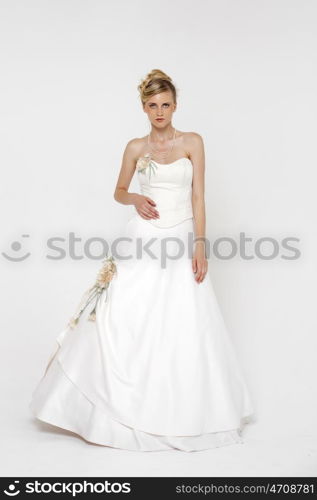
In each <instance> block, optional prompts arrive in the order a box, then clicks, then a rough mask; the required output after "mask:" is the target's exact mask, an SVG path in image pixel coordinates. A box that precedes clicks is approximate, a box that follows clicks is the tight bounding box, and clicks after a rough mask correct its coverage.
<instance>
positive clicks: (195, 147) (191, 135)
mask: <svg viewBox="0 0 317 500" xmlns="http://www.w3.org/2000/svg"><path fill="white" fill-rule="evenodd" d="M184 143H185V147H186V151H188V153H189V156H190V158H191V159H192V160H196V161H198V160H199V159H202V158H203V157H204V140H203V137H202V136H201V134H198V132H184Z"/></svg>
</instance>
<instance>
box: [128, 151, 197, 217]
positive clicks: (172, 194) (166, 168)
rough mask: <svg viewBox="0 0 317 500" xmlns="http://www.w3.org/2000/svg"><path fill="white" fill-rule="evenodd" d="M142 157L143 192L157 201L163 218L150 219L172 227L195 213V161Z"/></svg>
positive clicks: (140, 173) (139, 170)
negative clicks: (193, 192) (193, 185)
mask: <svg viewBox="0 0 317 500" xmlns="http://www.w3.org/2000/svg"><path fill="white" fill-rule="evenodd" d="M141 160H143V159H141V158H139V160H138V162H137V165H136V168H137V172H138V179H139V184H140V189H141V193H142V194H143V195H144V196H148V197H149V198H151V199H152V200H153V201H155V203H156V209H157V210H158V212H159V215H160V218H159V219H147V222H150V223H151V224H153V225H154V226H157V227H170V226H174V225H176V224H179V223H180V222H182V221H184V220H186V219H189V218H191V217H193V209H192V179H193V164H192V162H191V160H190V159H189V158H186V157H183V158H179V159H178V160H176V161H174V162H172V163H166V164H165V163H164V164H163V163H157V162H156V161H154V160H149V161H147V162H144V161H141Z"/></svg>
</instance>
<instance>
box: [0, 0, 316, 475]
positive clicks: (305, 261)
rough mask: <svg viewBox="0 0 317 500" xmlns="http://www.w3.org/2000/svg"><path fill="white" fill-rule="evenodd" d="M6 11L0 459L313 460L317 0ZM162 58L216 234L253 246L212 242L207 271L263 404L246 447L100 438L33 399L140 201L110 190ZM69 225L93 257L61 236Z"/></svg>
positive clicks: (85, 464) (44, 466)
mask: <svg viewBox="0 0 317 500" xmlns="http://www.w3.org/2000/svg"><path fill="white" fill-rule="evenodd" d="M0 9H1V12H0V14H1V15H0V44H1V60H0V71H1V78H0V109H1V113H0V133H1V148H0V162H1V173H2V176H1V184H0V189H1V252H2V254H1V256H0V265H1V277H2V280H1V283H2V286H1V295H2V297H1V304H2V313H1V371H2V377H1V406H2V410H1V421H2V422H1V430H2V432H3V434H4V435H3V438H2V464H1V470H2V474H3V475H14V474H16V475H19V474H22V475H29V474H33V475H41V474H42V475H55V474H56V475H58V474H61V473H63V474H65V475H78V476H79V475H89V474H90V475H98V474H108V475H110V474H113V475H120V474H128V475H143V474H145V475H147V474H148V475H179V474H184V475H207V476H208V475H210V476H213V475H250V474H251V475H279V474H285V475H316V471H317V431H316V421H317V407H316V375H317V373H316V372H317V368H316V366H317V364H316V361H315V359H316V348H317V340H316V339H317V337H316V312H315V309H316V299H315V297H316V262H315V248H316V224H315V213H316V209H317V206H316V195H315V191H316V174H315V170H316V157H317V155H316V139H315V138H316V112H317V96H316V88H317V65H316V62H317V61H316V59H317V58H316V54H317V50H316V49H317V44H316V37H317V36H316V21H317V3H316V2H315V1H313V0H311V1H309V0H296V1H295V0H255V1H254V0H226V1H221V0H218V1H213V0H208V1H207V0H198V1H194V0H174V1H173V2H168V1H167V0H161V1H160V2H149V1H145V0H138V1H136V0H130V1H128V0H107V1H106V0H104V1H102V0H89V1H88V0H86V1H85V0H76V1H75V0H73V1H71V0H63V1H54V0H46V1H41V0H28V1H15V0H7V1H5V0H1V1H0ZM153 68H160V69H162V70H163V71H165V72H166V73H167V74H169V75H170V76H171V77H172V78H173V80H174V82H175V83H176V86H177V88H178V89H179V99H178V109H177V111H176V113H175V114H174V119H173V125H174V126H175V127H176V128H177V129H180V130H183V131H196V132H198V133H199V134H201V135H202V137H203V139H204V142H205V151H206V214H207V236H208V237H209V239H210V240H212V241H213V240H214V239H215V238H219V237H228V238H232V239H233V240H235V241H236V243H237V244H238V245H239V237H240V233H245V236H246V237H249V238H251V239H252V240H251V241H250V242H248V243H247V254H249V255H253V256H255V258H253V259H251V260H246V259H244V258H243V257H242V256H240V255H239V253H238V254H237V255H236V256H235V257H234V258H232V259H229V260H221V259H218V258H217V257H216V256H214V255H211V257H210V260H209V272H210V274H211V277H212V281H213V284H214V288H215V291H216V294H217V296H218V299H219V303H220V306H221V308H222V311H223V314H224V317H225V320H226V323H227V325H228V328H229V329H230V333H231V336H232V339H233V342H234V344H235V347H236V350H237V353H238V356H239V359H240V361H241V365H242V368H243V371H244V373H245V377H246V379H247V382H248V385H249V387H250V392H251V396H252V398H253V400H254V403H255V407H256V411H257V422H256V423H255V424H253V425H252V426H250V427H249V428H248V429H247V431H246V440H247V443H246V444H245V445H244V446H242V447H228V448H227V449H217V450H210V451H208V452H204V453H200V454H193V455H191V454H189V455H186V454H184V455H185V456H183V455H182V454H179V453H178V454H173V452H172V453H169V452H167V453H166V452H165V453H164V454H160V453H154V454H150V455H149V454H143V455H142V454H137V453H132V452H123V451H118V450H112V449H107V448H105V447H97V446H89V445H88V444H87V443H85V442H83V441H81V440H79V439H77V438H76V437H73V436H70V435H69V434H67V433H66V432H65V433H63V431H60V432H57V431H56V432H54V431H53V430H52V429H51V428H50V427H49V426H45V425H44V424H43V425H42V426H40V425H36V424H35V423H34V421H33V420H32V417H31V415H30V413H29V411H28V406H27V405H28V402H29V400H30V397H31V392H32V391H33V389H34V387H35V385H36V384H37V383H38V380H39V378H40V377H41V376H42V372H43V370H44V368H45V366H46V362H47V358H48V356H49V354H50V353H51V351H52V349H53V348H54V346H55V338H56V336H57V335H58V334H59V332H60V331H61V330H62V329H63V328H64V326H65V324H66V322H67V321H68V319H69V317H70V316H71V315H72V314H73V312H74V308H75V306H77V304H78V302H79V300H80V298H81V296H82V293H83V292H84V291H85V290H86V288H87V287H88V286H89V285H90V284H91V283H92V281H93V280H94V278H95V274H96V272H97V269H98V268H99V266H100V260H97V261H96V260H92V259H89V258H88V257H87V256H86V257H85V255H84V253H83V244H84V243H85V241H86V240H87V239H88V238H91V237H96V236H98V237H103V238H105V239H111V238H112V237H113V236H114V235H116V234H118V233H119V232H120V228H121V227H122V225H123V224H124V223H125V221H126V220H127V219H128V218H129V217H130V215H131V213H133V212H132V211H133V210H134V208H133V207H132V206H124V205H120V204H118V203H117V202H115V200H114V199H113V192H114V188H115V184H116V180H117V176H118V173H119V168H120V166H121V160H122V154H123V150H124V147H125V145H126V143H127V142H128V141H129V140H130V139H131V138H133V137H141V136H143V135H145V134H146V133H147V132H148V129H149V127H148V119H147V116H146V115H145V114H144V113H143V110H142V107H141V104H140V101H139V96H138V91H137V85H138V83H139V82H140V80H141V79H142V78H143V77H144V76H145V75H146V73H147V72H148V71H150V70H151V69H153ZM130 190H131V191H134V192H135V191H138V185H137V179H136V177H135V178H134V179H133V181H132V184H131V186H130ZM72 232H74V233H75V234H76V236H77V237H79V238H81V239H82V241H81V242H79V243H78V246H77V247H76V248H77V253H78V255H82V256H84V258H82V259H74V258H70V256H69V255H68V253H67V240H68V236H69V233H72ZM24 235H28V236H24ZM51 237H60V238H65V240H66V241H65V242H63V247H64V248H65V250H66V256H65V258H63V259H61V260H51V259H49V258H47V253H49V254H50V255H52V254H53V252H52V251H48V249H47V245H46V242H47V239H48V238H51ZM263 237H268V238H274V239H275V240H276V242H277V245H278V247H279V252H278V256H277V257H275V258H274V259H269V260H264V259H260V258H258V257H257V256H256V254H255V250H254V244H255V241H256V240H259V239H260V238H263ZM288 237H293V238H298V239H299V241H296V242H295V243H292V246H295V247H296V248H298V249H299V250H300V257H299V258H297V259H295V260H286V259H284V258H282V255H289V256H290V255H293V253H292V252H291V251H289V250H285V249H283V248H282V240H283V238H288ZM20 247H21V248H20ZM261 250H262V252H263V253H264V254H265V253H266V254H270V252H271V251H272V246H271V244H268V245H263V246H261ZM91 251H92V252H95V254H96V255H98V252H99V251H100V247H98V246H95V247H94V248H91ZM227 251H229V249H228V248H227ZM27 252H30V255H29V257H27V258H26V259H25V260H22V261H18V262H15V261H14V260H12V259H16V258H19V257H20V256H23V255H25V254H26V253H27ZM223 252H224V249H223ZM8 256H9V257H8ZM22 447H23V450H22ZM163 457H164V460H163ZM198 457H199V458H198ZM255 457H257V458H255ZM110 459H111V461H110Z"/></svg>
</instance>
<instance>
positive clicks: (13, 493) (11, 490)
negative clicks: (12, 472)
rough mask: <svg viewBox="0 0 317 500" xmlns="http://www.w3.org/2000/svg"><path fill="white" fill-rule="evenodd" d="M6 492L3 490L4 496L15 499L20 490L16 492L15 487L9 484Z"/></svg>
mask: <svg viewBox="0 0 317 500" xmlns="http://www.w3.org/2000/svg"><path fill="white" fill-rule="evenodd" d="M19 482H20V481H14V483H19ZM8 490H9V491H7V490H4V493H5V494H6V495H8V496H9V497H15V496H16V495H18V494H19V493H20V490H16V485H15V484H13V483H11V484H9V486H8Z"/></svg>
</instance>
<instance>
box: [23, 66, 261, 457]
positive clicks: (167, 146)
mask: <svg viewBox="0 0 317 500" xmlns="http://www.w3.org/2000/svg"><path fill="white" fill-rule="evenodd" d="M138 89H139V91H140V97H141V102H142V105H143V110H144V112H145V113H146V114H147V116H148V118H149V120H150V123H151V132H150V134H149V135H148V136H146V137H144V138H141V139H139V138H138V139H133V140H131V141H130V142H129V143H128V144H127V146H126V148H125V151H124V155H123V161H122V167H121V171H120V174H119V178H118V182H117V186H116V189H115V193H114V198H115V200H116V201H118V202H119V203H123V204H125V205H134V207H135V214H134V215H133V216H132V217H131V218H130V219H129V221H128V222H127V223H126V225H125V231H124V237H123V238H120V242H116V248H115V251H116V258H114V256H113V255H112V256H111V257H110V258H108V259H106V261H105V264H104V266H103V267H102V269H101V270H100V272H99V275H98V277H97V281H96V283H95V285H94V286H93V287H91V288H90V289H89V290H88V291H87V293H86V294H85V295H84V297H83V300H82V302H81V304H80V305H79V307H78V312H77V315H76V316H75V317H74V318H73V319H72V320H71V321H70V323H69V324H68V325H67V327H66V329H65V330H64V331H63V332H62V333H61V334H60V335H59V336H58V338H57V339H56V340H57V344H58V345H57V350H56V352H55V353H54V354H52V356H51V358H50V361H49V363H48V365H47V368H46V371H45V374H44V376H43V378H42V380H41V381H40V383H39V384H38V386H37V388H36V390H35V391H34V393H33V398H32V401H31V404H30V408H31V410H32V412H33V414H34V416H35V417H37V418H38V419H40V420H43V421H45V422H48V423H51V424H53V425H55V426H58V427H62V428H64V429H67V430H69V431H72V432H74V433H76V434H78V435H79V436H81V437H83V438H84V439H85V440H86V441H88V442H91V443H97V444H100V445H104V446H111V447H114V448H123V449H128V450H139V451H157V450H170V449H178V450H183V451H198V450H204V449H208V448H214V447H218V446H223V445H228V444H234V443H243V440H242V437H241V433H242V428H243V426H244V424H245V423H246V422H248V421H250V416H251V415H252V414H253V407H252V403H251V400H250V396H249V393H248V389H247V387H246V384H245V381H244V379H243V375H242V372H241V371H240V367H239V363H238V361H237V358H236V355H235V351H234V348H233V344H232V342H231V339H230V337H229V335H228V333H227V330H226V326H225V323H224V321H223V318H222V315H221V312H220V309H219V306H218V303H217V299H216V297H215V294H214V291H213V287H212V283H211V280H210V276H209V274H208V273H207V259H206V239H205V202H204V146H203V141H202V138H201V136H200V135H199V134H197V133H193V132H191V133H184V132H180V131H177V130H176V129H175V128H174V127H173V125H172V116H173V113H174V111H175V110H176V103H177V99H176V98H177V96H176V89H175V86H174V84H173V82H172V81H171V79H170V77H169V76H168V75H166V74H165V73H164V72H162V71H160V70H157V69H156V70H153V71H151V72H150V73H149V74H148V75H147V77H146V78H145V79H144V81H143V82H142V83H141V84H140V85H139V87H138ZM135 172H136V173H137V176H138V180H139V184H140V189H141V194H139V193H130V192H128V189H129V185H130V182H131V179H132V177H133V175H134V173H135ZM140 240H141V244H140ZM189 242H191V243H193V244H192V245H189ZM117 243H119V245H118V244H117ZM119 247H120V251H118V248H119ZM93 300H95V307H94V308H93V310H92V311H91V312H90V315H89V316H88V318H87V316H86V311H87V306H88V305H89V304H91V302H92V301H93ZM87 319H89V320H91V321H87Z"/></svg>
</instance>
